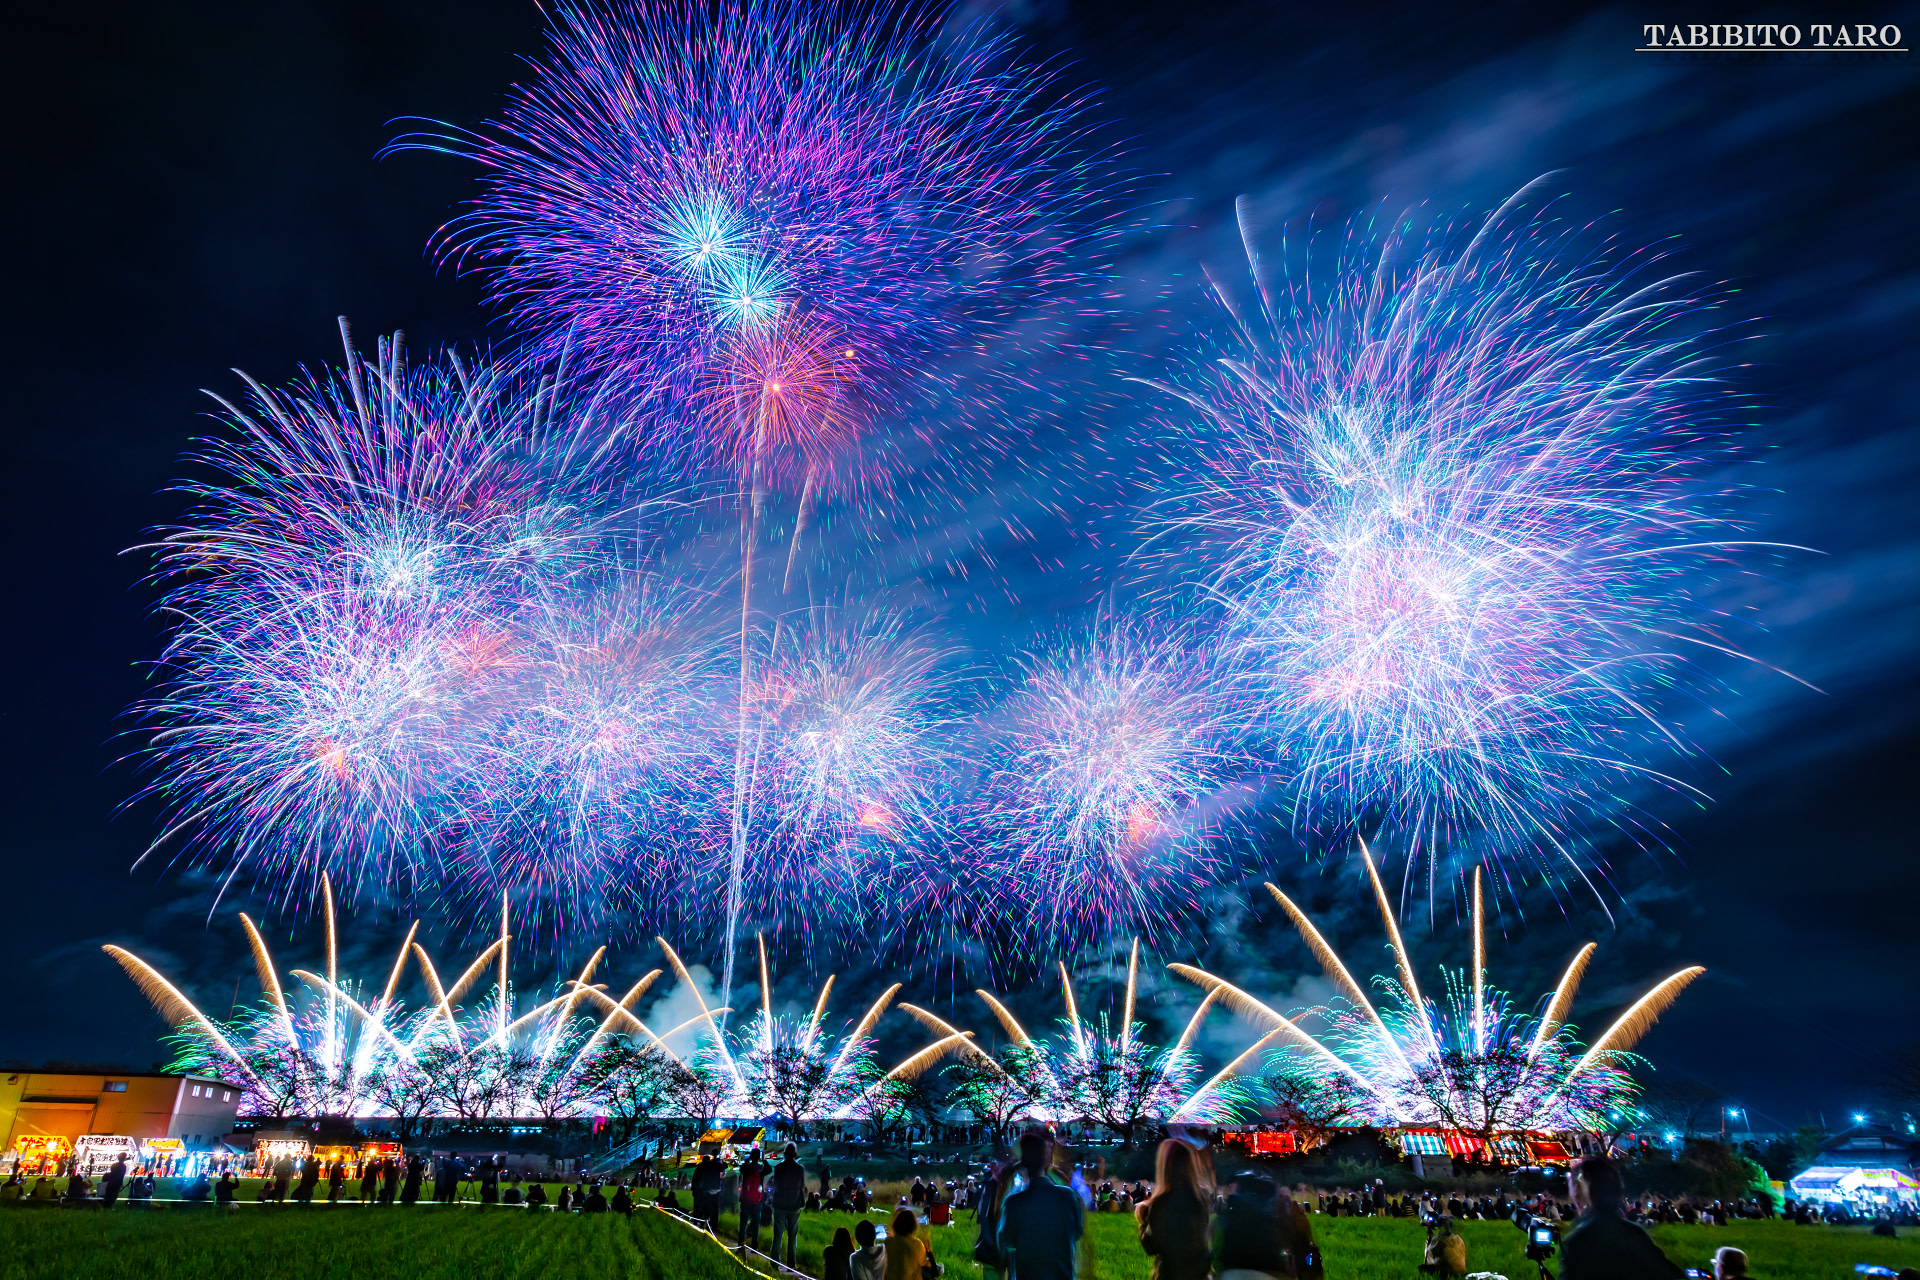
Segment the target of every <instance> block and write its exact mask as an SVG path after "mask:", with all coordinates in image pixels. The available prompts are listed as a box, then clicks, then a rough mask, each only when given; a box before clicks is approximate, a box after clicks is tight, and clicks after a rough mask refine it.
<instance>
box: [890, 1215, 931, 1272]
mask: <svg viewBox="0 0 1920 1280" xmlns="http://www.w3.org/2000/svg"><path fill="white" fill-rule="evenodd" d="M932 1260H933V1258H932V1256H931V1254H930V1253H929V1252H928V1250H927V1238H926V1236H924V1235H922V1234H921V1232H920V1219H919V1218H917V1217H915V1216H914V1212H913V1210H912V1209H908V1208H902V1209H901V1210H900V1211H899V1212H898V1213H896V1214H894V1215H893V1221H892V1222H890V1223H888V1224H887V1280H922V1277H923V1276H925V1274H926V1269H927V1264H928V1263H929V1262H931V1261H932Z"/></svg>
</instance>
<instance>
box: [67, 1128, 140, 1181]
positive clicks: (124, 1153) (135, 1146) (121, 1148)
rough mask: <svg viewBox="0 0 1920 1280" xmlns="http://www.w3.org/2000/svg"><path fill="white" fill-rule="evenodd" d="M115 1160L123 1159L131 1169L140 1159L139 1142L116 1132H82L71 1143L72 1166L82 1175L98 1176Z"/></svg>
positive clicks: (107, 1169)
mask: <svg viewBox="0 0 1920 1280" xmlns="http://www.w3.org/2000/svg"><path fill="white" fill-rule="evenodd" d="M116 1160H125V1161H126V1162H127V1168H128V1169H132V1168H133V1166H134V1165H135V1164H137V1163H139V1160H140V1144H139V1143H138V1142H135V1141H134V1140H133V1139H132V1138H129V1137H127V1136H125V1135H123V1134H118V1133H83V1134H81V1135H80V1137H79V1139H78V1140H76V1141H75V1142H74V1144H73V1168H74V1171H75V1172H76V1173H78V1174H80V1175H81V1176H82V1177H86V1178H98V1177H100V1176H101V1175H102V1174H104V1173H107V1172H109V1171H111V1170H112V1168H113V1162H114V1161H116Z"/></svg>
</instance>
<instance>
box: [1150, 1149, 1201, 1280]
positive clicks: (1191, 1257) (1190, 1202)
mask: <svg viewBox="0 0 1920 1280" xmlns="http://www.w3.org/2000/svg"><path fill="white" fill-rule="evenodd" d="M1154 1163H1155V1170H1154V1182H1155V1183H1156V1184H1157V1187H1158V1189H1157V1190H1156V1191H1155V1192H1154V1193H1153V1195H1152V1196H1150V1197H1149V1198H1148V1199H1147V1202H1146V1203H1145V1204H1143V1205H1141V1206H1140V1207H1139V1208H1138V1209H1137V1210H1135V1216H1136V1217H1137V1218H1138V1219H1139V1227H1140V1247H1141V1248H1142V1249H1143V1250H1145V1251H1146V1253H1147V1256H1148V1257H1150V1258H1152V1259H1153V1280H1206V1277H1207V1271H1208V1268H1209V1267H1210V1266H1211V1265H1212V1263H1213V1258H1212V1255H1211V1253H1210V1251H1209V1249H1208V1247H1207V1193H1206V1191H1205V1189H1204V1188H1203V1187H1202V1186H1201V1185H1200V1162H1199V1160H1198V1159H1197V1158H1196V1157H1195V1156H1194V1151H1193V1148H1192V1147H1190V1146H1188V1145H1187V1144H1186V1143H1184V1142H1182V1141H1181V1140H1180V1139H1178V1138H1168V1139H1167V1140H1166V1141H1165V1142H1163V1143H1161V1144H1160V1150H1159V1152H1158V1154H1157V1155H1156V1156H1155V1158H1154Z"/></svg>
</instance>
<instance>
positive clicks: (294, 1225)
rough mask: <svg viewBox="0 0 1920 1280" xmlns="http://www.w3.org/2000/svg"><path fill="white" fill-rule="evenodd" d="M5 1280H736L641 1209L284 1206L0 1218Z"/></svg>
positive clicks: (12, 1213) (679, 1230)
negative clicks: (586, 1213)
mask: <svg viewBox="0 0 1920 1280" xmlns="http://www.w3.org/2000/svg"><path fill="white" fill-rule="evenodd" d="M0 1259H4V1262H0V1275H4V1276H6V1277H7V1280H76V1278H77V1280H92V1278H93V1277H111V1276H138V1277H140V1280H368V1277H375V1276H404V1277H406V1278H407V1280H536V1278H537V1280H559V1278H567V1280H581V1278H584V1277H589V1276H606V1277H615V1276H617V1277H620V1278H621V1280H680V1277H687V1278H688V1280H739V1277H741V1276H742V1275H743V1274H744V1272H743V1271H742V1269H741V1267H740V1265H739V1264H738V1263H737V1262H735V1261H734V1260H733V1259H732V1258H731V1257H729V1256H727V1255H726V1254H725V1253H723V1252H722V1251H721V1250H720V1249H719V1248H718V1247H716V1246H715V1245H713V1244H712V1243H711V1242H709V1241H707V1240H705V1239H704V1238H702V1237H701V1236H699V1235H698V1234H696V1233H695V1232H692V1231H689V1230H688V1229H687V1228H686V1227H684V1226H682V1225H681V1224H680V1223H677V1222H672V1221H668V1220H667V1219H666V1218H665V1217H664V1216H662V1215H660V1214H657V1213H653V1212H651V1211H648V1212H646V1213H637V1214H635V1215H633V1217H631V1218H622V1217H620V1216H618V1215H616V1214H605V1215H596V1216H594V1217H590V1218H589V1217H575V1216H568V1217H561V1216H560V1215H559V1214H553V1213H542V1214H529V1213H520V1212H515V1211H513V1210H510V1209H508V1210H486V1209H445V1208H440V1207H437V1206H430V1207H426V1208H413V1209H408V1210H404V1211H400V1212H394V1211H392V1210H386V1211H380V1210H375V1209H367V1210H364V1211H356V1210H354V1209H340V1208H333V1209H329V1208H325V1207H322V1208H316V1209H300V1208H296V1207H294V1206H291V1205H289V1206H287V1207H284V1208H282V1207H273V1208H265V1209H262V1208H258V1207H251V1206H249V1207H243V1208H240V1209H236V1210H233V1211H230V1212H219V1211H216V1210H214V1209H210V1208H202V1209H191V1210H185V1209H182V1210H173V1209H168V1208H166V1207H164V1206H162V1207H159V1208H155V1209H151V1210H148V1211H144V1212H142V1211H140V1210H133V1209H127V1208H116V1209H114V1210H113V1211H112V1212H101V1211H98V1210H65V1209H48V1208H18V1207H11V1208H9V1209H7V1210H5V1211H4V1212H0Z"/></svg>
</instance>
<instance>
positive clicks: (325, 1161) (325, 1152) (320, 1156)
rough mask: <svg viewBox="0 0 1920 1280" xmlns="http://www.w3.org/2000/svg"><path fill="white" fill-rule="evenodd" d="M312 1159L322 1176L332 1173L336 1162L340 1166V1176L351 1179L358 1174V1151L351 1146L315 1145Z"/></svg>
mask: <svg viewBox="0 0 1920 1280" xmlns="http://www.w3.org/2000/svg"><path fill="white" fill-rule="evenodd" d="M313 1161H314V1163H315V1164H317V1165H319V1166H320V1176H321V1177H323V1178H325V1177H328V1176H330V1175H331V1174H332V1172H333V1166H334V1165H336V1164H337V1165H340V1166H341V1168H342V1172H341V1174H340V1176H341V1177H343V1178H345V1179H347V1180H349V1181H351V1180H353V1179H354V1178H357V1177H359V1176H360V1153H359V1152H358V1151H356V1150H355V1149H354V1148H352V1147H315V1148H314V1149H313Z"/></svg>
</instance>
